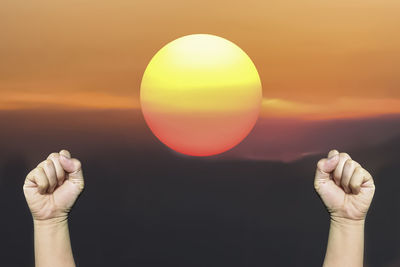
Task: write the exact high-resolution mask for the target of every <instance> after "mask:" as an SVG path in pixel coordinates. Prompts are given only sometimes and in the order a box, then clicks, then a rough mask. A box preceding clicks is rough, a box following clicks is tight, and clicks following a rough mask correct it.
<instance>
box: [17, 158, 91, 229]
mask: <svg viewBox="0 0 400 267" xmlns="http://www.w3.org/2000/svg"><path fill="white" fill-rule="evenodd" d="M83 188H84V180H83V174H82V168H81V163H80V161H79V160H77V159H74V158H71V154H70V153H69V152H68V151H67V150H61V151H60V152H59V153H52V154H50V155H49V157H48V158H47V159H46V160H45V161H43V162H41V163H40V164H39V165H38V166H37V167H36V168H35V169H33V170H32V171H31V172H30V173H29V174H28V175H27V176H26V179H25V183H24V186H23V190H24V194H25V199H26V202H27V203H28V206H29V209H30V211H31V213H32V216H33V219H34V221H47V220H55V221H59V222H60V221H64V220H66V219H67V218H68V213H69V211H70V210H71V208H72V206H73V205H74V203H75V201H76V199H77V198H78V196H79V194H80V193H81V192H82V190H83Z"/></svg>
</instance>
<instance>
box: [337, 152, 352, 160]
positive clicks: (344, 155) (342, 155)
mask: <svg viewBox="0 0 400 267" xmlns="http://www.w3.org/2000/svg"><path fill="white" fill-rule="evenodd" d="M339 156H340V157H341V158H345V159H351V157H350V155H349V154H347V153H346V152H342V153H339Z"/></svg>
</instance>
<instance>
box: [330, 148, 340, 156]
mask: <svg viewBox="0 0 400 267" xmlns="http://www.w3.org/2000/svg"><path fill="white" fill-rule="evenodd" d="M337 154H339V151H337V150H336V149H332V150H331V151H329V153H328V158H330V157H332V156H334V155H337Z"/></svg>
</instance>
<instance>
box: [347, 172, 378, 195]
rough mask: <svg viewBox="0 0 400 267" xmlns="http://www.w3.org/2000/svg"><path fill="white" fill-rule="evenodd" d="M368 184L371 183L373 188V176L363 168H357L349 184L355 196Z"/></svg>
mask: <svg viewBox="0 0 400 267" xmlns="http://www.w3.org/2000/svg"><path fill="white" fill-rule="evenodd" d="M368 183H370V184H371V185H372V186H373V184H374V181H373V179H372V176H371V174H370V173H369V172H368V171H367V170H365V169H363V168H362V167H361V166H358V167H356V168H355V170H354V173H353V175H352V177H351V179H350V184H349V187H350V188H351V191H352V192H353V194H358V193H360V190H361V187H362V186H363V185H366V184H368Z"/></svg>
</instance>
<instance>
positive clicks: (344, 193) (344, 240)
mask: <svg viewBox="0 0 400 267" xmlns="http://www.w3.org/2000/svg"><path fill="white" fill-rule="evenodd" d="M314 188H315V190H316V191H317V193H318V195H319V196H320V198H321V200H322V202H323V203H324V205H325V207H326V209H327V211H328V212H329V214H330V218H331V223H330V229H329V238H328V245H327V250H326V254H325V260H324V264H323V266H325V267H331V266H332V267H333V266H341V267H347V266H348V267H358V266H363V257H364V225H365V218H366V215H367V212H368V209H369V207H370V205H371V202H372V198H373V196H374V192H375V185H374V180H373V178H372V176H371V174H370V173H369V172H368V171H367V170H365V169H364V168H362V166H361V165H360V164H359V163H358V162H356V161H354V160H353V159H351V157H350V156H349V155H348V154H347V153H339V152H338V151H337V150H331V151H330V152H329V154H328V157H327V158H323V159H321V160H320V161H319V162H318V164H317V170H316V173H315V180H314Z"/></svg>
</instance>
